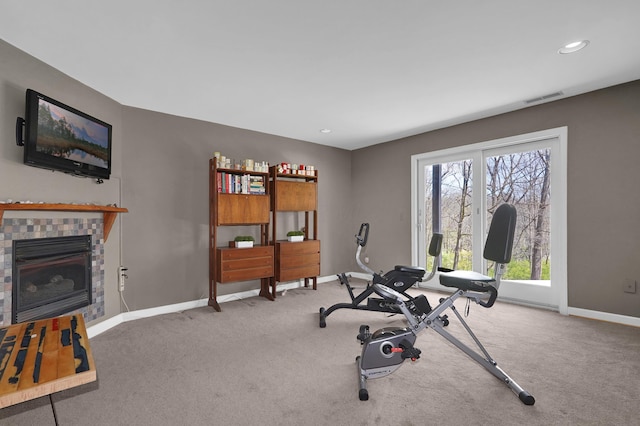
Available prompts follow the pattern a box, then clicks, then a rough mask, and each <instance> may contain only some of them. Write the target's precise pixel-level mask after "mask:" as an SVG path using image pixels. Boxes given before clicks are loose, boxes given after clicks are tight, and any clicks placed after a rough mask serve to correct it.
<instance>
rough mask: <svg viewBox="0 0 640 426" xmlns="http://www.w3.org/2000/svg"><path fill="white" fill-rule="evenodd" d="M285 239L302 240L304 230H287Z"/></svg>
mask: <svg viewBox="0 0 640 426" xmlns="http://www.w3.org/2000/svg"><path fill="white" fill-rule="evenodd" d="M287 240H289V241H302V240H304V232H302V231H289V232H287Z"/></svg>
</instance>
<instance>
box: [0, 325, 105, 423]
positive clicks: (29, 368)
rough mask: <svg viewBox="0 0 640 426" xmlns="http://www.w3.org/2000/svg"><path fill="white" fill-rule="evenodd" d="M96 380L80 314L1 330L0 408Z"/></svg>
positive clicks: (85, 331) (11, 326)
mask: <svg viewBox="0 0 640 426" xmlns="http://www.w3.org/2000/svg"><path fill="white" fill-rule="evenodd" d="M95 380H96V368H95V364H94V363H93V356H92V355H91V348H90V347H89V338H88V337H87V330H86V328H85V324H84V319H83V317H82V315H81V314H76V315H67V316H62V317H58V318H49V319H43V320H36V321H31V322H24V323H20V324H14V325H10V326H8V327H4V328H0V408H4V407H8V406H9V405H14V404H18V403H21V402H25V401H28V400H30V399H35V398H39V397H41V396H45V395H51V394H52V393H55V392H59V391H62V390H65V389H69V388H73V387H76V386H80V385H83V384H85V383H90V382H94V381H95ZM54 414H55V411H54Z"/></svg>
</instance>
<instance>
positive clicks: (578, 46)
mask: <svg viewBox="0 0 640 426" xmlns="http://www.w3.org/2000/svg"><path fill="white" fill-rule="evenodd" d="M588 45H589V40H580V41H574V42H573V43H569V44H566V45H564V46H562V47H561V48H560V49H558V53H560V54H561V55H566V54H567V53H573V52H577V51H578V50H582V49H584V48H585V47H587V46H588Z"/></svg>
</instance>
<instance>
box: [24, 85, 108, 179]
mask: <svg viewBox="0 0 640 426" xmlns="http://www.w3.org/2000/svg"><path fill="white" fill-rule="evenodd" d="M25 114H26V116H25V118H24V122H25V123H24V125H25V134H24V163H25V164H28V165H30V166H35V167H41V168H45V169H50V170H59V171H62V172H65V173H70V174H73V175H76V176H83V177H95V178H97V179H109V175H110V174H111V125H110V124H108V123H105V122H104V121H102V120H98V119H97V118H95V117H92V116H90V115H88V114H85V113H84V112H81V111H78V110H77V109H75V108H72V107H70V106H68V105H65V104H63V103H62V102H58V101H56V100H54V99H51V98H49V97H48V96H45V95H43V94H41V93H38V92H36V91H34V90H31V89H27V102H26V112H25Z"/></svg>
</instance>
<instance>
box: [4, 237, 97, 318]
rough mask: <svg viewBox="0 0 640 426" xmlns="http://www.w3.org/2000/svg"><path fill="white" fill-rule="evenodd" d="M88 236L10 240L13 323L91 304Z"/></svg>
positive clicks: (58, 313)
mask: <svg viewBox="0 0 640 426" xmlns="http://www.w3.org/2000/svg"><path fill="white" fill-rule="evenodd" d="M91 248H92V245H91V236H88V235H82V236H70V237H58V238H37V239H30V240H29V239H27V240H14V241H13V310H12V313H13V314H12V322H13V323H14V324H15V323H19V322H23V321H32V320H36V319H41V318H49V317H54V316H57V315H61V314H65V313H68V312H71V311H73V310H75V309H78V308H80V307H83V306H88V305H90V304H91V275H92V274H91Z"/></svg>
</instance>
